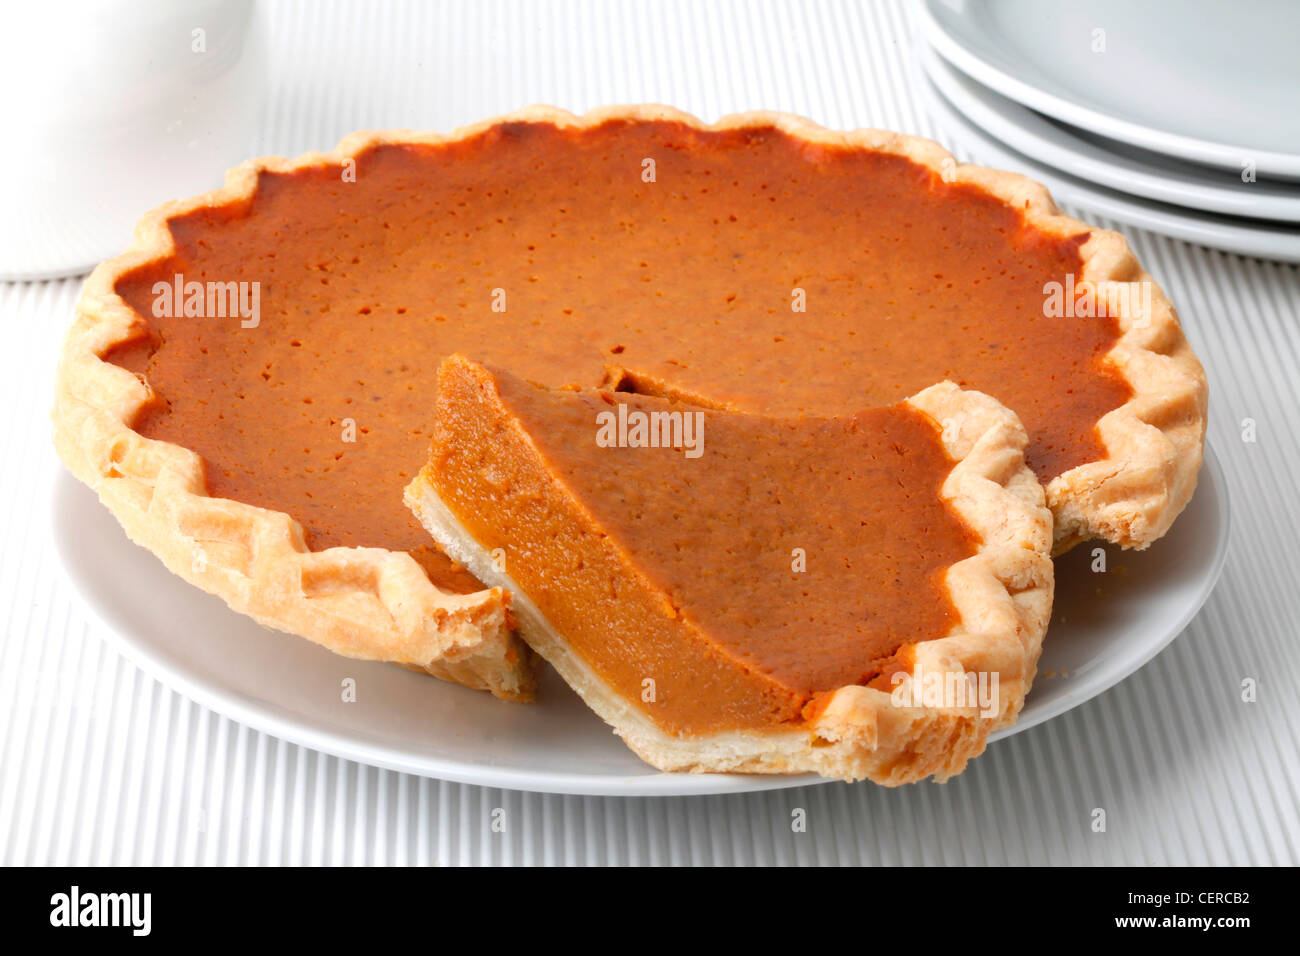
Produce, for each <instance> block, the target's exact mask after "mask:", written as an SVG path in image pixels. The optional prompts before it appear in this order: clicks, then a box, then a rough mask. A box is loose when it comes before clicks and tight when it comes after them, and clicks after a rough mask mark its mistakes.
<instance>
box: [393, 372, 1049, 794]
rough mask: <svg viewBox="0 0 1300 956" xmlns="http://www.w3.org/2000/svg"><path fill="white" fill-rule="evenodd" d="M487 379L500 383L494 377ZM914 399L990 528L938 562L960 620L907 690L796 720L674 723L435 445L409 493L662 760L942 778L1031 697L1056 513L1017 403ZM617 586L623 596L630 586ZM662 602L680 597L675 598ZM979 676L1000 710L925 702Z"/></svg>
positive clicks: (854, 776)
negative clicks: (531, 571)
mask: <svg viewBox="0 0 1300 956" xmlns="http://www.w3.org/2000/svg"><path fill="white" fill-rule="evenodd" d="M449 361H462V362H463V361H464V360H458V359H452V360H449ZM484 387H485V388H486V389H493V390H495V381H492V384H491V385H488V386H484ZM483 401H484V402H486V403H487V404H488V406H489V407H491V406H492V405H493V403H494V402H496V401H499V400H498V399H496V398H495V396H493V395H485V397H484V398H483ZM907 404H910V405H912V406H913V407H914V408H917V409H920V410H921V411H923V412H925V413H926V414H927V415H929V416H930V418H932V419H934V420H935V421H936V422H938V423H939V425H940V427H941V429H942V436H941V437H942V441H943V445H944V448H945V450H946V451H947V453H948V455H949V457H950V458H952V459H953V460H954V464H953V465H952V468H951V471H949V472H948V473H947V475H946V477H945V478H944V480H943V483H942V486H941V490H940V498H941V499H942V500H945V501H947V502H948V504H949V506H950V507H951V508H952V510H953V511H955V512H956V514H957V515H958V516H959V517H960V518H961V519H962V520H963V521H964V522H965V524H966V525H967V526H968V527H969V528H970V529H971V530H973V531H974V532H975V533H976V535H977V536H978V537H979V538H980V539H981V540H980V543H979V545H978V547H977V549H976V551H975V552H974V554H972V555H971V556H970V557H968V558H965V559H963V560H960V561H957V562H956V563H954V564H951V565H949V566H948V567H947V569H946V571H944V572H943V581H944V582H945V583H946V585H947V590H948V593H949V596H950V598H951V600H952V603H953V606H954V609H955V610H956V612H957V614H958V621H957V623H956V624H955V625H954V626H953V628H952V630H951V631H950V632H949V633H948V634H947V636H944V637H940V638H936V639H931V640H918V641H917V642H916V643H911V644H910V649H911V652H912V655H913V656H912V664H911V667H910V669H909V670H908V671H907V673H908V676H907V677H906V678H903V683H902V684H900V685H898V686H897V689H896V690H895V691H894V693H895V694H898V695H900V696H899V697H898V698H895V697H893V696H891V693H890V692H889V691H885V690H880V689H877V688H876V687H874V686H859V685H852V686H845V687H840V688H839V689H837V690H832V691H831V692H829V694H828V696H827V697H825V698H821V702H819V704H818V706H817V707H816V710H815V715H814V716H811V717H809V718H808V719H806V720H804V721H801V722H800V723H799V724H797V725H796V726H794V727H792V728H791V729H785V728H784V727H782V728H781V729H775V730H774V729H761V730H726V731H722V732H705V733H695V734H691V733H669V732H666V731H665V730H663V729H661V728H660V727H659V726H657V725H656V723H655V722H654V721H652V720H651V719H650V718H649V717H648V716H647V715H646V713H645V712H644V711H642V710H640V709H639V708H638V707H637V706H635V705H634V704H633V703H631V702H629V701H628V700H627V699H626V698H625V697H623V696H622V695H621V694H620V693H619V692H617V691H615V690H614V689H613V687H611V685H610V684H609V683H608V682H607V681H606V680H604V679H603V678H602V677H601V676H599V675H598V674H597V672H596V671H595V670H594V669H593V668H592V667H591V666H590V664H589V663H588V662H587V661H586V660H585V659H584V658H583V656H582V655H581V654H580V653H578V652H577V651H575V649H574V648H573V646H572V645H571V643H570V642H569V641H568V640H567V639H566V637H565V636H564V635H563V634H561V633H560V632H559V631H558V630H557V629H556V628H555V627H554V626H553V625H552V623H551V622H550V621H549V620H548V619H547V618H546V616H545V614H544V613H543V612H542V611H541V610H540V609H539V608H538V606H537V604H536V603H534V601H533V600H532V599H531V598H530V596H529V595H528V594H527V593H526V592H525V590H524V589H523V588H521V587H520V586H519V585H518V584H516V582H515V581H514V580H513V579H512V577H511V576H510V575H509V574H508V573H506V571H505V570H504V569H503V564H504V562H496V563H494V561H493V560H492V556H491V554H490V553H489V551H488V550H487V548H486V547H485V546H484V545H482V544H480V543H479V542H478V541H476V540H475V538H474V537H473V535H471V534H470V533H469V531H468V530H467V529H466V528H465V526H464V525H463V524H462V523H461V521H460V520H459V519H458V518H457V517H456V516H455V515H454V514H453V512H452V511H451V510H450V509H449V508H448V507H447V505H446V503H445V502H444V501H443V500H442V498H441V497H440V495H439V493H438V491H437V485H436V482H435V479H434V477H433V475H434V471H433V469H434V467H435V466H434V464H433V462H434V461H435V460H436V452H437V450H438V449H437V448H436V447H435V451H434V453H433V454H431V457H430V464H429V465H428V466H426V468H425V469H424V470H422V471H421V473H420V475H419V476H417V477H416V478H415V480H414V481H412V482H411V484H410V485H409V486H408V487H407V492H406V502H407V505H408V506H409V507H410V508H411V509H412V511H414V512H415V514H416V516H417V517H418V518H419V519H420V522H421V523H422V524H423V525H424V526H425V528H426V529H427V530H428V531H429V533H430V534H431V535H432V536H433V538H434V539H435V540H436V541H437V542H438V543H439V544H440V545H441V546H442V547H443V548H444V549H445V550H446V551H447V553H448V554H450V555H451V556H452V557H453V558H455V559H456V560H457V561H460V562H461V563H463V564H464V565H465V566H466V567H468V568H469V569H470V570H471V571H472V572H473V573H474V574H475V575H476V576H478V578H479V579H480V580H482V581H488V582H492V583H493V584H495V585H496V586H498V587H501V588H503V589H506V590H508V591H510V593H511V594H513V595H514V599H515V604H514V607H515V612H516V614H517V615H518V619H519V625H520V629H521V631H522V633H523V634H524V637H525V638H526V639H527V640H528V641H529V643H530V644H531V645H532V646H533V648H534V649H535V650H537V651H538V653H540V654H541V655H542V656H543V657H544V658H546V660H548V661H549V662H550V663H551V664H552V665H553V666H554V667H555V668H556V670H557V671H559V673H560V675H561V676H562V677H563V678H564V679H565V680H566V681H567V682H568V683H569V685H570V686H572V687H573V688H574V689H575V690H576V691H577V692H578V694H579V695H580V696H581V697H582V698H583V700H584V701H585V702H586V703H587V704H588V706H590V707H591V708H592V709H593V710H594V711H596V713H597V714H599V715H600V716H601V717H602V718H604V719H605V720H606V721H607V722H608V723H609V724H610V725H612V726H613V728H614V730H615V732H616V733H618V734H619V736H621V737H623V739H624V740H625V741H626V742H627V744H628V746H629V747H631V748H632V750H633V751H635V752H636V753H637V754H638V755H639V756H641V757H642V759H644V760H645V761H646V762H648V763H650V764H652V765H653V766H655V767H658V768H659V769H661V770H669V771H696V772H741V773H798V772H806V771H812V772H815V773H819V774H822V775H824V776H828V777H837V778H842V779H845V780H858V779H863V778H869V779H871V780H874V781H875V782H877V783H881V784H885V785H890V786H893V785H897V784H902V783H910V782H914V781H916V780H920V779H922V778H924V777H927V776H931V775H933V776H935V777H936V778H937V779H940V780H943V779H946V778H947V777H950V776H952V775H954V774H957V773H960V772H961V771H962V769H963V768H964V767H965V765H966V763H967V761H968V760H969V759H970V758H972V757H974V756H977V755H978V754H979V753H980V752H981V751H982V750H983V749H984V745H985V742H986V740H987V737H988V734H989V733H990V731H992V730H994V729H996V728H998V727H1003V726H1006V725H1008V724H1010V723H1013V722H1014V721H1015V718H1016V715H1017V714H1018V713H1019V711H1020V708H1021V706H1022V704H1023V703H1024V698H1025V694H1026V693H1027V692H1028V690H1029V687H1030V684H1031V682H1032V680H1033V676H1034V670H1035V667H1036V665H1037V661H1038V656H1039V652H1040V650H1041V648H1042V640H1043V635H1044V633H1045V632H1046V630H1047V624H1048V619H1049V618H1050V616H1051V608H1052V591H1053V565H1052V560H1051V554H1050V552H1051V544H1052V518H1051V513H1050V512H1049V511H1048V510H1047V507H1046V502H1045V497H1044V493H1043V489H1042V486H1041V485H1040V484H1039V483H1038V480H1037V479H1036V478H1035V477H1034V474H1033V472H1032V471H1030V470H1029V468H1028V467H1027V466H1026V465H1025V463H1024V457H1023V452H1024V447H1025V445H1026V443H1027V441H1028V436H1027V435H1026V433H1025V430H1024V428H1023V427H1022V426H1021V424H1020V421H1019V419H1018V418H1017V417H1016V416H1015V415H1014V414H1013V413H1011V412H1010V411H1008V410H1007V409H1006V408H1005V407H1004V406H1002V405H1001V404H1000V403H998V402H997V401H996V400H995V399H993V398H991V397H989V396H987V395H984V394H982V393H979V392H974V391H963V390H962V389H959V388H958V387H957V386H955V385H953V384H952V383H950V382H944V383H940V384H938V385H934V386H931V387H930V388H928V389H925V390H924V391H922V392H920V393H919V394H917V395H915V396H913V397H912V398H910V399H908V400H907ZM683 407H686V406H683ZM502 427H504V428H506V429H508V430H510V429H513V430H516V431H517V432H518V437H519V439H520V440H519V441H518V442H517V443H516V442H512V441H510V440H508V439H507V440H505V441H506V443H507V444H509V445H511V446H514V445H516V444H517V445H518V447H520V448H522V449H524V450H523V451H521V454H523V455H526V456H530V457H532V456H537V457H535V458H534V464H533V465H531V466H529V467H543V468H546V465H545V459H544V457H542V456H540V455H539V454H538V453H537V452H535V451H534V449H535V448H536V446H535V445H534V444H533V443H532V442H531V441H530V440H529V438H528V433H527V431H526V430H524V429H523V428H522V426H520V425H519V424H518V423H517V422H508V423H506V424H504V425H503V426H502ZM453 440H454V439H453ZM436 441H437V439H435V442H436ZM547 471H548V472H550V469H549V468H547ZM547 480H548V481H549V482H550V483H552V487H553V490H552V492H551V493H553V494H556V495H557V496H565V495H566V494H567V489H566V486H565V483H564V480H563V479H562V478H560V477H558V476H555V475H554V473H553V472H550V475H549V477H548V479H547ZM491 487H493V488H494V489H495V488H496V485H495V483H493V484H492V486H491ZM493 493H494V494H496V493H498V492H497V491H495V490H494V491H493ZM519 493H520V494H522V495H525V496H526V498H527V499H528V500H529V501H532V499H533V496H534V495H536V494H538V492H537V490H536V489H535V488H534V487H533V486H532V485H531V484H528V485H527V486H526V490H521V491H520V492H519ZM578 507H579V508H581V507H583V506H581V505H579V506H578ZM587 533H588V534H590V533H593V532H590V531H589V532H587ZM629 573H631V574H632V575H634V576H635V575H637V574H638V572H629ZM548 580H549V578H548ZM629 586H631V585H629ZM863 586H864V587H868V586H870V582H867V581H864V582H863ZM546 587H548V588H551V587H552V585H551V584H547V585H546ZM617 587H618V591H619V593H622V591H623V585H621V584H620V585H617ZM664 601H665V602H666V603H673V604H675V599H674V600H671V601H670V599H669V598H668V597H667V596H665V598H664ZM593 613H596V612H593ZM981 673H983V674H984V675H985V677H986V678H987V677H988V675H990V674H992V673H997V674H998V685H997V687H998V692H997V698H996V699H997V711H996V713H995V714H991V715H990V714H981V712H980V710H979V708H978V707H975V706H965V707H963V706H951V705H949V706H933V705H929V706H927V704H929V703H930V702H928V701H926V698H925V696H924V694H923V693H922V690H923V688H922V685H923V684H926V683H927V682H935V681H938V680H943V679H946V675H949V674H951V675H954V677H955V676H957V675H961V676H963V677H964V675H967V674H976V675H979V674H981ZM918 675H919V676H918ZM913 683H915V684H916V688H915V689H916V695H915V697H913V696H912V690H913V688H912V687H911V685H912V684H913ZM898 701H911V703H909V704H908V705H906V706H904V705H902V704H900V703H899V702H898ZM946 703H949V704H951V703H952V701H948V702H946Z"/></svg>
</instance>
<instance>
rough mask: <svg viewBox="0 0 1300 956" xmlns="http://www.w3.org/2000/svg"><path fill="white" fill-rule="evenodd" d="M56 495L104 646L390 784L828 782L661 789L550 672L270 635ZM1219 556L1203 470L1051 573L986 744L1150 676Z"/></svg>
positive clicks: (57, 532) (87, 507)
mask: <svg viewBox="0 0 1300 956" xmlns="http://www.w3.org/2000/svg"><path fill="white" fill-rule="evenodd" d="M52 488H53V502H52V513H53V523H54V538H55V543H56V547H57V549H58V552H59V554H60V557H61V558H62V561H63V566H64V568H65V569H66V571H67V574H68V577H69V579H70V581H71V582H72V584H73V585H74V587H75V588H76V589H77V590H78V591H79V592H80V594H81V595H82V597H83V599H84V603H85V605H86V608H87V609H88V610H89V611H90V613H91V614H92V616H93V617H97V618H98V619H99V620H100V621H101V622H102V624H103V625H104V632H105V634H106V636H108V637H109V638H110V639H111V640H112V641H113V643H114V644H115V645H116V646H117V648H118V649H119V650H120V651H121V652H122V653H123V654H124V655H125V656H126V657H128V658H129V659H131V660H132V661H134V662H135V663H136V664H138V665H139V666H140V667H142V668H143V669H144V670H145V671H147V672H148V673H150V674H151V675H153V676H154V677H156V678H157V679H158V680H160V681H162V682H163V683H164V684H167V685H168V686H170V687H172V688H174V689H175V690H176V691H178V692H180V693H182V694H184V695H186V696H187V697H190V698H192V699H193V700H196V701H198V702H199V703H201V704H203V705H204V706H206V707H209V708H211V709H213V710H215V711H217V712H219V713H222V714H225V715H226V716H228V717H230V718H232V719H234V720H238V721H240V722H242V723H244V724H247V725H248V726H250V727H254V728H256V729H258V730H261V731H263V732H265V733H268V734H273V735H275V736H278V737H283V738H285V739H286V740H290V741H293V742H294V743H298V744H302V745H304V746H307V747H313V748H315V749H317V750H322V751H325V752H327V753H331V754H335V755H337V756H340V757H346V758H349V759H352V760H359V761H363V762H365V763H370V764H375V765H378V766H381V767H388V768H391V769H394V770H402V771H406V772H409V773H416V774H422V775H425V776H431V777H441V778H445V779H448V780H457V781H461V782H464V783H473V784H479V785H482V786H494V787H507V788H511V789H518V790H540V791H549V792H557V793H582V794H603V795H612V796H643V795H644V796H649V795H670V794H701V793H736V792H742V791H748V790H763V789H774V788H781V787H792V786H800V785H806V784H810V783H819V782H822V781H821V780H820V778H817V777H813V776H798V777H763V776H728V775H722V774H664V773H659V772H657V771H655V770H653V769H651V768H650V767H648V766H646V765H645V764H643V763H642V762H641V761H640V760H638V759H637V758H636V757H635V756H633V755H632V753H631V752H630V751H629V750H627V748H625V747H624V746H623V744H622V743H621V742H620V741H619V739H618V738H617V737H615V736H614V735H613V734H612V733H611V732H610V730H609V729H608V728H607V727H606V726H605V724H604V723H603V722H602V721H601V720H600V719H599V718H597V717H596V716H595V715H594V714H593V713H591V712H590V711H588V710H587V709H586V707H585V706H584V705H583V704H582V702H581V701H580V700H579V699H578V697H577V696H576V695H575V694H573V693H572V692H571V691H570V690H569V689H568V688H567V687H566V686H564V684H563V683H562V682H561V681H560V680H559V678H558V677H556V676H555V674H554V672H551V671H549V670H548V672H547V675H546V677H545V679H544V680H543V682H542V688H541V694H540V702H539V703H537V704H535V705H532V706H528V705H522V704H507V703H502V702H500V701H497V700H494V699H493V698H491V697H489V696H488V695H487V694H483V693H479V692H477V691H471V690H466V689H465V688H462V687H455V686H453V685H451V684H445V683H442V682H441V681H437V680H434V679H432V678H429V677H423V676H421V675H418V674H414V673H411V672H410V671H406V670H403V669H402V668H399V667H394V666H391V665H386V664H376V663H366V662H361V661H351V660H347V659H345V658H342V657H338V656H336V655H334V654H331V653H330V652H329V651H326V650H324V649H323V648H320V647H317V646H316V645H314V644H311V643H310V642H308V641H305V640H302V639H300V638H296V637H292V636H289V635H287V634H280V633H278V632H275V631H269V630H266V629H264V628H262V627H260V626H258V625H257V624H255V623H254V622H253V621H251V620H249V619H248V618H246V617H243V616H242V615H239V614H236V613H234V612H233V611H231V610H230V609H229V608H227V607H226V605H225V604H224V603H222V602H221V601H220V600H218V599H217V598H214V597H212V596H210V595H208V594H204V593H203V592H201V591H199V590H197V589H195V588H192V587H190V586H189V585H188V584H186V583H185V582H184V581H182V580H180V579H179V578H177V577H175V576H173V575H172V574H171V573H170V572H168V571H167V570H166V569H165V568H164V567H163V566H162V564H161V563H160V562H159V561H158V560H157V559H156V558H155V557H154V556H153V555H152V554H150V553H149V552H147V551H145V550H144V549H142V548H138V547H136V546H135V545H133V544H132V543H131V542H130V541H128V540H127V538H126V536H125V534H124V533H123V532H122V530H121V528H120V527H119V525H118V524H117V521H116V520H115V519H114V518H113V517H112V515H110V514H109V512H108V511H107V509H105V508H103V507H102V506H101V505H100V504H99V502H98V500H97V499H96V497H95V495H94V493H93V492H91V491H90V490H89V489H87V488H85V487H84V486H82V485H81V484H80V483H78V482H77V481H76V480H74V479H73V478H71V477H70V476H69V475H67V474H66V473H63V472H60V473H59V474H58V475H57V476H54V479H53V482H52ZM1227 543H1228V496H1227V487H1226V486H1225V484H1224V481H1223V474H1222V472H1221V471H1220V469H1219V467H1218V463H1217V462H1216V461H1215V459H1214V457H1213V455H1207V458H1206V466H1205V468H1204V469H1203V470H1202V472H1201V487H1200V488H1199V490H1198V491H1197V493H1196V496H1195V498H1194V499H1193V500H1192V503H1191V505H1190V506H1189V507H1188V509H1187V511H1186V512H1185V513H1184V514H1183V515H1182V517H1181V518H1180V519H1179V520H1178V522H1177V524H1176V525H1175V526H1174V529H1173V531H1172V532H1170V534H1169V535H1168V536H1167V537H1166V538H1165V539H1163V540H1162V541H1160V542H1158V543H1157V544H1156V545H1155V546H1153V547H1152V548H1151V549H1150V550H1149V551H1146V552H1142V553H1138V552H1133V553H1125V552H1121V551H1119V550H1118V549H1114V548H1111V549H1108V555H1107V557H1108V562H1109V568H1108V573H1105V574H1095V573H1093V572H1092V571H1091V568H1090V565H1091V562H1092V555H1091V553H1090V550H1091V549H1090V548H1088V547H1080V548H1076V549H1075V550H1074V551H1073V552H1072V553H1070V554H1068V555H1066V556H1065V557H1064V558H1061V559H1059V560H1058V561H1057V585H1056V611H1055V617H1054V620H1053V623H1052V626H1051V630H1050V632H1049V634H1048V637H1047V643H1046V647H1045V650H1044V652H1043V658H1042V661H1041V663H1040V665H1039V677H1038V681H1037V683H1036V684H1035V686H1034V688H1033V691H1032V693H1031V694H1030V697H1029V700H1028V702H1027V703H1026V705H1025V709H1024V711H1023V712H1022V715H1021V718H1020V722H1019V723H1018V724H1017V725H1016V726H1015V727H1013V728H1010V729H1008V730H1006V731H1003V732H1002V733H1000V734H998V735H997V737H1005V736H1008V735H1010V734H1013V733H1017V732H1019V731H1021V730H1025V729H1026V728H1028V727H1032V726H1034V725H1035V724H1038V723H1041V722H1042V721H1045V720H1048V719H1049V718H1051V717H1055V716H1056V715H1058V714H1061V713H1063V712H1064V711H1067V710H1069V709H1070V708H1072V707H1077V706H1078V705H1079V704H1081V703H1083V702H1084V701H1086V700H1088V699H1090V698H1092V697H1095V696H1096V695H1097V694H1100V693H1101V692H1102V691H1104V690H1106V689H1107V688H1108V687H1110V686H1111V685H1113V684H1115V683H1116V682H1118V681H1120V680H1122V679H1123V678H1124V677H1126V676H1128V675H1129V674H1131V673H1132V672H1133V671H1135V670H1137V669H1138V668H1139V667H1141V666H1142V665H1143V664H1144V663H1146V662H1147V661H1148V660H1149V659H1150V658H1151V657H1153V656H1154V655H1155V654H1156V653H1157V652H1158V651H1159V650H1160V649H1161V648H1163V647H1164V646H1165V645H1166V644H1168V643H1169V642H1170V641H1171V640H1173V639H1174V638H1175V637H1176V636H1177V635H1178V634H1179V633H1180V632H1181V631H1182V630H1183V628H1185V627H1186V626H1187V624H1188V622H1189V621H1191V619H1192V617H1193V616H1194V615H1195V614H1196V612H1197V610H1198V609H1199V608H1200V607H1201V605H1202V603H1204V601H1205V599H1206V598H1207V597H1208V596H1209V593H1210V591H1211V589H1212V588H1213V587H1214V583H1215V581H1216V580H1218V577H1219V572H1220V570H1221V569H1222V567H1223V560H1224V555H1225V553H1226V550H1227ZM348 677H351V678H354V679H355V680H356V694H357V699H356V702H355V703H344V702H343V701H342V700H341V693H340V691H341V686H342V681H343V680H344V679H345V678H348ZM995 739H996V738H995Z"/></svg>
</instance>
